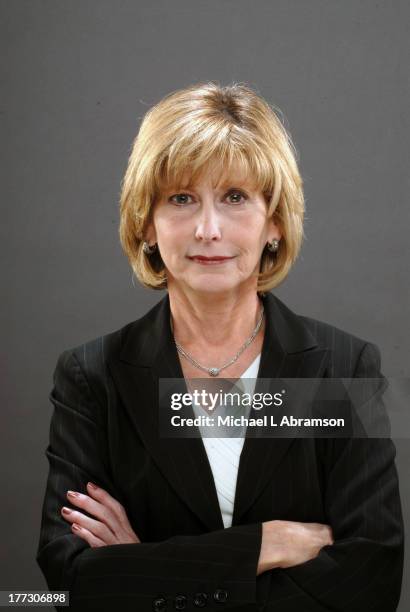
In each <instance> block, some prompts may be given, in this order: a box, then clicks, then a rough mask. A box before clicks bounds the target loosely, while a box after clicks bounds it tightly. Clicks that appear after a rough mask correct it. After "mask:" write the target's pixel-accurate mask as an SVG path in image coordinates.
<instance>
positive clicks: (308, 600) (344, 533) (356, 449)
mask: <svg viewBox="0 0 410 612" xmlns="http://www.w3.org/2000/svg"><path fill="white" fill-rule="evenodd" d="M354 376H355V377H363V378H369V379H370V378H383V379H384V377H383V376H382V374H381V373H380V351H379V349H378V348H377V346H376V345H374V344H371V343H367V344H366V345H365V346H364V348H363V350H362V352H361V354H360V357H359V360H358V363H357V366H356V370H355V373H354ZM384 380H385V379H384ZM375 399H376V398H372V400H373V402H374V401H375ZM380 402H381V403H380ZM377 403H378V405H377V406H376V405H375V410H376V411H377V417H378V418H381V415H382V413H383V404H382V400H381V398H380V400H377ZM324 444H325V445H326V449H327V450H326V457H325V462H326V464H327V483H326V490H325V497H324V503H325V511H326V517H327V521H326V522H327V524H329V525H330V526H331V528H332V531H333V537H334V544H332V545H329V546H325V547H324V548H322V549H321V551H320V553H319V555H318V556H317V557H316V558H314V559H312V560H310V561H308V562H306V563H302V564H300V565H297V566H293V567H290V568H286V569H274V570H270V571H268V572H265V573H264V574H262V575H261V576H260V577H259V578H258V580H257V598H258V602H259V605H260V609H261V610H266V612H273V611H275V612H276V611H277V610H280V611H281V612H293V611H298V610H303V611H304V612H325V611H329V612H330V611H332V612H342V611H343V612H344V611H349V612H359V611H360V612H362V611H363V610H369V611H370V610H371V611H372V612H393V611H394V610H396V609H397V606H398V602H399V599H400V590H401V582H402V571H403V541H404V537H403V521H402V513H401V503H400V495H399V487H398V477H397V470H396V466H395V463H394V459H395V447H394V444H393V442H392V440H391V439H390V438H388V437H385V438H365V437H362V438H358V437H356V438H344V439H343V438H334V439H329V440H326V441H325V442H324Z"/></svg>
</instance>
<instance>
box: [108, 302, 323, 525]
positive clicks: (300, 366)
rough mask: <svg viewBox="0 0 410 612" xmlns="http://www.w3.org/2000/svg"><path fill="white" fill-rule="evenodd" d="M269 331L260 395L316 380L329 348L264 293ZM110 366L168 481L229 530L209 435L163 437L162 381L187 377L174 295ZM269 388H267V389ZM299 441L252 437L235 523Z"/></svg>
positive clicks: (140, 323)
mask: <svg viewBox="0 0 410 612" xmlns="http://www.w3.org/2000/svg"><path fill="white" fill-rule="evenodd" d="M263 299H264V307H265V315H266V330H265V337H264V342H263V346H262V354H261V360H260V366H259V372H258V381H257V385H256V389H255V391H256V392H257V391H258V390H259V389H261V388H262V387H261V383H262V381H261V380H260V379H269V378H276V377H279V378H295V377H296V378H306V377H309V378H316V377H321V376H322V374H323V371H324V368H325V366H326V361H327V359H326V358H327V353H328V351H327V349H319V348H318V347H317V342H316V340H315V338H314V337H313V336H312V334H311V333H310V332H309V330H308V329H307V328H306V327H305V326H304V325H303V323H302V321H301V319H300V318H299V317H298V316H297V315H296V314H294V313H293V312H292V311H291V310H289V309H288V308H287V307H286V306H285V305H284V304H283V303H282V302H281V301H280V300H279V299H278V298H276V297H275V296H273V295H272V294H271V293H268V294H266V295H265V296H264V298H263ZM122 331H123V334H122V339H121V345H120V348H119V352H118V354H117V355H114V356H113V357H112V358H111V359H110V360H109V363H108V365H109V368H110V371H111V374H112V376H113V379H114V382H115V384H116V387H117V389H118V392H119V394H120V396H121V398H122V401H123V404H124V407H125V409H126V411H127V413H128V415H129V417H130V420H131V422H132V424H133V426H134V427H135V429H136V431H137V432H138V434H139V436H140V437H141V439H142V441H143V443H144V445H145V447H146V449H147V451H148V452H149V453H150V454H151V456H152V458H153V460H154V461H155V462H156V464H157V465H158V468H159V469H160V470H161V472H162V474H163V475H164V477H165V478H166V479H167V481H168V482H169V483H170V485H171V486H172V487H173V488H174V490H175V491H176V493H177V494H178V495H179V496H180V497H181V498H182V499H183V500H184V502H185V503H186V505H187V506H188V507H189V508H190V509H191V511H192V512H194V514H196V516H198V518H199V519H200V520H201V521H202V523H203V524H204V525H205V527H206V528H207V529H208V530H211V531H212V530H216V529H223V527H224V525H223V521H222V515H221V511H220V508H219V502H218V497H217V492H216V488H215V483H214V478H213V474H212V471H211V467H210V464H209V461H208V457H207V454H206V451H205V447H204V444H203V441H202V438H201V437H198V438H184V439H181V438H173V439H170V438H160V437H159V418H158V390H159V389H158V381H159V379H160V378H180V379H182V378H183V372H182V368H181V364H180V361H179V355H178V352H177V349H176V346H175V343H174V341H173V336H172V332H171V327H170V305H169V296H168V294H166V296H165V297H164V298H163V299H162V300H161V301H160V302H158V304H156V305H155V306H154V307H153V308H152V309H151V310H150V311H148V312H147V313H146V315H144V316H143V317H142V318H141V319H138V320H137V321H134V322H133V323H130V324H129V325H127V326H126V327H125V328H123V330H122ZM263 390H264V391H266V390H267V389H266V388H265V387H264V388H263ZM292 441H293V438H275V439H272V438H271V439H269V438H261V437H259V438H254V437H248V436H247V437H246V438H245V441H244V446H243V450H242V453H241V457H240V463H239V471H238V480H237V487H236V496H235V503H234V511H233V520H232V525H236V524H239V523H240V522H241V518H242V516H243V515H244V514H245V512H246V511H247V509H248V508H249V507H250V506H251V505H252V504H253V502H254V501H255V500H256V498H257V497H258V496H259V495H260V493H261V492H262V490H263V489H264V487H265V486H266V485H267V484H268V482H269V480H271V479H272V478H273V477H274V472H275V470H276V469H277V468H278V465H279V463H280V461H281V459H282V457H283V456H284V454H285V453H286V451H287V450H288V448H289V446H290V444H291V443H292Z"/></svg>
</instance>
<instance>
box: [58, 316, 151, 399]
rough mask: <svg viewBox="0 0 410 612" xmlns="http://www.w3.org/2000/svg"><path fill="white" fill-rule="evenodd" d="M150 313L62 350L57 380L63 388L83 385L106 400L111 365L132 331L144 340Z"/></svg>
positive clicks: (91, 393) (91, 392) (84, 388)
mask: <svg viewBox="0 0 410 612" xmlns="http://www.w3.org/2000/svg"><path fill="white" fill-rule="evenodd" d="M148 314H149V313H146V314H144V315H143V316H141V317H140V318H138V319H135V320H134V321H130V322H128V323H126V324H125V325H123V326H121V327H119V328H118V329H115V330H113V331H110V332H108V333H105V334H102V335H100V336H96V337H94V338H91V339H88V340H86V341H84V342H83V343H81V344H77V345H74V346H72V347H69V348H66V349H65V350H63V351H62V352H61V353H60V354H59V356H58V358H57V364H56V367H55V370H54V375H53V378H54V382H55V383H56V381H57V382H59V383H60V387H61V386H62V385H64V386H65V387H66V388H67V387H70V386H71V387H74V386H77V387H80V388H83V390H84V391H86V392H87V393H88V395H89V397H91V398H93V399H94V400H95V399H97V400H98V401H105V399H106V396H107V393H109V388H108V387H109V385H110V375H109V370H108V364H109V362H110V361H113V360H117V359H118V358H119V356H120V353H121V348H122V347H123V345H124V343H125V340H126V338H127V337H128V336H129V334H130V333H132V334H133V335H134V336H135V337H136V338H137V339H138V338H141V340H142V339H143V330H145V329H146V328H147V325H146V318H147V316H148Z"/></svg>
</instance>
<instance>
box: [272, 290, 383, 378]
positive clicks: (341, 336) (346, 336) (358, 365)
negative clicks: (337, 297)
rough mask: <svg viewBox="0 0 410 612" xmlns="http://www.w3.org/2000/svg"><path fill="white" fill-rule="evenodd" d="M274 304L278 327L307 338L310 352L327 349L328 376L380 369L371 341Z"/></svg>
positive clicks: (376, 351)
mask: <svg viewBox="0 0 410 612" xmlns="http://www.w3.org/2000/svg"><path fill="white" fill-rule="evenodd" d="M274 299H275V302H276V304H277V307H278V309H279V311H280V313H281V323H284V324H285V326H288V328H289V329H298V330H301V329H303V332H298V335H299V336H301V335H302V334H303V335H304V337H305V338H306V337H308V338H309V339H310V341H311V343H312V348H317V349H326V350H327V351H328V352H329V354H330V366H329V367H330V376H347V377H350V376H356V375H361V372H362V371H365V372H368V371H370V370H371V371H376V370H378V369H380V361H381V357H380V350H379V348H378V346H377V345H376V344H375V343H374V341H373V340H372V339H369V338H365V337H363V336H361V335H359V334H356V333H352V332H351V331H348V330H347V329H345V328H343V327H340V326H338V325H335V324H333V323H330V322H327V321H324V320H321V319H317V318H314V317H311V316H307V315H304V314H298V313H296V312H295V311H294V310H292V309H291V308H289V306H287V305H286V304H285V303H284V302H282V301H281V300H280V299H279V298H277V297H276V296H275V298H274Z"/></svg>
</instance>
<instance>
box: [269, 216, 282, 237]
mask: <svg viewBox="0 0 410 612" xmlns="http://www.w3.org/2000/svg"><path fill="white" fill-rule="evenodd" d="M274 238H276V239H277V240H280V239H281V238H282V230H281V227H280V224H279V222H278V220H277V219H276V217H275V215H273V217H271V218H270V219H269V221H268V240H269V242H272V240H273V239H274Z"/></svg>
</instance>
